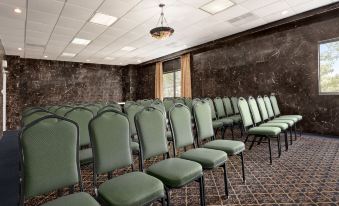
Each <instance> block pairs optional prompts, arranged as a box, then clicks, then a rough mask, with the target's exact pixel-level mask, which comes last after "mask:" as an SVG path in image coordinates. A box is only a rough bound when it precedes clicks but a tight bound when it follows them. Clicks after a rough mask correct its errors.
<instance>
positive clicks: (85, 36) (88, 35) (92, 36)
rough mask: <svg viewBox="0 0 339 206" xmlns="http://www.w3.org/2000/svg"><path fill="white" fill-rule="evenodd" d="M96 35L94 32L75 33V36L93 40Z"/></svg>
mask: <svg viewBox="0 0 339 206" xmlns="http://www.w3.org/2000/svg"><path fill="white" fill-rule="evenodd" d="M97 36H98V34H96V33H91V32H85V31H80V32H79V33H77V35H76V37H77V38H81V39H87V40H93V39H95V38H96V37H97Z"/></svg>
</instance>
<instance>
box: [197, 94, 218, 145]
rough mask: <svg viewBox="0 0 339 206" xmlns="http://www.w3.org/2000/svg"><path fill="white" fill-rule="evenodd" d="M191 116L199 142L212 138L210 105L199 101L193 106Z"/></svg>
mask: <svg viewBox="0 0 339 206" xmlns="http://www.w3.org/2000/svg"><path fill="white" fill-rule="evenodd" d="M193 114H194V119H195V124H196V127H197V134H198V138H199V139H200V140H204V139H207V138H210V137H213V136H214V130H213V123H212V114H211V107H210V104H209V103H208V102H207V101H205V100H201V101H199V102H196V103H195V104H194V105H193Z"/></svg>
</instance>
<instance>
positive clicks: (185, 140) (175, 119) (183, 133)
mask: <svg viewBox="0 0 339 206" xmlns="http://www.w3.org/2000/svg"><path fill="white" fill-rule="evenodd" d="M168 116H169V121H170V125H171V130H172V134H173V137H174V142H175V147H176V148H180V147H185V146H188V145H192V144H193V142H194V137H193V132H192V121H191V112H190V110H189V108H188V107H187V106H185V105H183V104H180V103H177V104H175V105H174V106H173V107H172V108H171V110H170V111H169V114H168Z"/></svg>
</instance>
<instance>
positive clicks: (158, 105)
mask: <svg viewBox="0 0 339 206" xmlns="http://www.w3.org/2000/svg"><path fill="white" fill-rule="evenodd" d="M150 106H151V107H154V108H156V109H158V110H160V111H161V112H162V113H163V114H164V120H165V122H166V137H167V140H168V141H171V142H172V141H173V138H172V133H171V131H170V129H169V125H168V119H167V113H168V112H167V111H166V108H165V106H164V104H163V103H162V101H160V100H154V101H153V102H152V104H151V105H150ZM172 106H173V105H172Z"/></svg>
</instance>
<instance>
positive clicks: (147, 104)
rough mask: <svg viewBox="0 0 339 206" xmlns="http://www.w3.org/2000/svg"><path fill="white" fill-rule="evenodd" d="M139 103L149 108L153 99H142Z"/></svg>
mask: <svg viewBox="0 0 339 206" xmlns="http://www.w3.org/2000/svg"><path fill="white" fill-rule="evenodd" d="M137 102H138V103H139V104H141V105H142V106H144V107H148V106H150V105H151V104H152V102H153V100H152V99H141V100H138V101H137Z"/></svg>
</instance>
